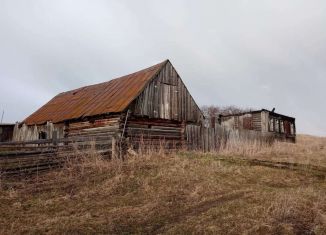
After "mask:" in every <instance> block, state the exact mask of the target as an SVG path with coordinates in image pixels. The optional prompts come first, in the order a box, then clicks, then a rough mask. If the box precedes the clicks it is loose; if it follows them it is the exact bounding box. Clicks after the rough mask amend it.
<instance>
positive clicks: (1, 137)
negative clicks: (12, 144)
mask: <svg viewBox="0 0 326 235" xmlns="http://www.w3.org/2000/svg"><path fill="white" fill-rule="evenodd" d="M14 127H15V124H12V123H1V124H0V142H8V141H11V140H12V137H13V132H14Z"/></svg>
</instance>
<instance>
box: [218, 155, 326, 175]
mask: <svg viewBox="0 0 326 235" xmlns="http://www.w3.org/2000/svg"><path fill="white" fill-rule="evenodd" d="M217 159H218V160H221V161H226V162H231V163H236V164H239V163H240V164H241V163H242V164H248V165H251V166H264V167H270V168H276V169H286V170H292V171H300V172H305V173H309V174H312V175H314V176H316V177H318V178H320V179H326V167H323V166H316V165H310V164H302V163H291V162H280V161H268V160H259V159H249V158H235V157H223V158H220V157H218V158H217Z"/></svg>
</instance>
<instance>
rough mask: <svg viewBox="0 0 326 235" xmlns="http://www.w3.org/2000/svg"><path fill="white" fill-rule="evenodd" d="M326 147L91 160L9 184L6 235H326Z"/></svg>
mask: <svg viewBox="0 0 326 235" xmlns="http://www.w3.org/2000/svg"><path fill="white" fill-rule="evenodd" d="M325 147H326V140H325V139H323V138H316V137H310V136H299V138H298V143H297V144H287V143H277V144H275V145H274V146H272V147H269V146H260V145H257V144H256V143H252V144H249V145H248V144H246V145H243V146H240V145H236V146H233V147H230V146H229V148H225V149H224V150H223V151H222V152H221V153H218V154H202V153H178V154H171V155H165V154H162V153H152V154H146V155H143V156H136V157H129V158H128V160H127V161H125V162H121V161H119V160H112V161H105V160H103V159H101V158H100V157H99V156H97V155H96V154H88V155H84V156H82V157H79V158H78V159H77V160H76V161H74V160H71V161H70V162H69V163H67V165H66V166H65V168H64V169H61V170H57V171H53V172H49V173H46V174H42V175H39V176H35V177H33V178H29V179H23V180H22V179H1V181H0V213H1V217H0V234H23V233H24V234H26V233H29V234H39V233H47V234H62V233H66V234H71V233H72V234H80V233H82V234H83V233H84V234H92V233H103V234H108V233H110V234H130V233H132V234H134V233H138V234H139V233H147V234H160V233H162V234H164V233H169V234H174V233H183V234H184V233H215V234H311V233H316V234H325V233H326V181H325V176H326V170H325V168H324V167H326V149H325ZM266 160H267V161H266ZM266 162H267V163H266ZM287 163H292V164H287ZM293 163H294V164H293ZM296 163H300V164H296Z"/></svg>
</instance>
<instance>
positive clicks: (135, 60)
mask: <svg viewBox="0 0 326 235" xmlns="http://www.w3.org/2000/svg"><path fill="white" fill-rule="evenodd" d="M167 58H168V59H170V60H171V62H172V64H173V65H174V66H175V67H176V69H177V71H178V72H179V74H180V75H181V77H182V79H183V80H184V82H185V83H186V85H187V86H188V89H189V90H190V92H191V93H192V95H193V97H194V98H195V100H196V101H197V103H198V104H199V105H204V104H208V105H210V104H216V105H222V106H225V105H237V106H241V107H253V108H258V109H260V108H267V109H272V108H273V107H275V108H276V111H277V112H279V113H283V114H286V115H290V116H295V117H296V118H297V126H298V132H300V133H308V134H315V135H326V121H324V120H323V119H324V118H325V117H326V108H325V102H326V91H325V88H326V1H324V0H320V1H318V0H305V1H303V0H214V1H213V0H212V1H202V0H201V1H191V0H184V1H181V0H174V1H173V0H171V1H169V0H164V1H153V0H147V1H145V0H137V1H132V0H130V1H124V0H117V1H110V0H106V1H104V0H103V1H102V0H89V1H86V0H76V1H73V0H56V1H45V0H43V1H41V0H40V1H38V0H30V1H25V0H21V1H19V0H8V1H7V0H0V81H1V83H0V84H1V85H0V111H1V110H4V111H5V115H4V122H14V121H17V120H22V119H23V118H25V117H26V116H28V115H29V114H31V113H32V112H34V111H35V110H36V109H37V108H39V107H40V106H41V105H43V104H44V103H45V102H47V101H48V100H49V99H51V98H52V97H53V96H54V95H56V94H57V93H59V92H62V91H66V90H70V89H74V88H78V87H80V86H84V85H89V84H94V83H98V82H103V81H107V80H110V79H111V78H115V77H118V76H122V75H125V74H128V73H131V72H133V71H136V70H139V69H142V68H145V67H148V66H150V65H153V64H155V63H158V62H161V61H163V60H165V59H167ZM0 115H1V114H0Z"/></svg>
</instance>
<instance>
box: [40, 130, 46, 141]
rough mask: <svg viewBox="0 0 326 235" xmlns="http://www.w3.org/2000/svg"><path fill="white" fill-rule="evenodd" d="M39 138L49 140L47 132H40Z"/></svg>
mask: <svg viewBox="0 0 326 235" xmlns="http://www.w3.org/2000/svg"><path fill="white" fill-rule="evenodd" d="M38 138H39V139H40V140H45V139H47V133H46V132H45V131H40V132H39V133H38Z"/></svg>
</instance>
